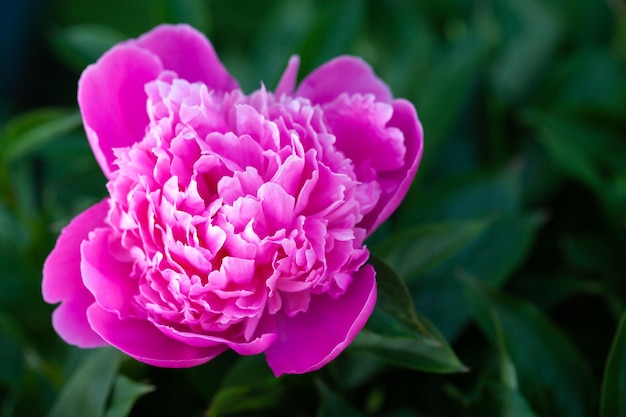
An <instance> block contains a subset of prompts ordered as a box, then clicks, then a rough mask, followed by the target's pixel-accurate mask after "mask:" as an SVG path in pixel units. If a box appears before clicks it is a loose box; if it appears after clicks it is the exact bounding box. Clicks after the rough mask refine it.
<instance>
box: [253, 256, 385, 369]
mask: <svg viewBox="0 0 626 417" xmlns="http://www.w3.org/2000/svg"><path fill="white" fill-rule="evenodd" d="M375 277H376V272H375V271H374V268H373V267H372V266H371V265H365V266H363V267H362V268H361V269H359V271H357V272H356V273H355V274H354V280H353V281H352V283H351V284H350V287H349V288H348V290H347V291H346V292H345V293H344V294H343V295H341V296H340V297H339V298H338V299H334V298H332V297H330V296H328V295H325V294H323V295H319V296H313V297H312V298H311V303H310V305H309V309H308V310H307V311H306V313H301V314H297V315H296V316H295V317H292V318H289V317H287V315H286V314H281V315H279V316H277V327H278V339H277V340H276V341H275V342H274V343H273V344H272V345H271V346H270V347H269V349H267V351H266V352H265V356H266V359H267V363H268V364H269V366H270V368H272V371H273V372H274V374H275V375H276V376H280V375H282V374H300V373H304V372H310V371H314V370H316V369H319V368H321V367H322V366H324V365H325V364H327V363H328V362H330V361H331V360H333V359H334V358H335V357H337V355H339V354H340V353H341V352H342V351H343V350H344V349H345V348H346V347H347V346H348V345H349V344H350V343H351V342H352V340H353V339H354V338H355V337H356V335H357V334H358V333H359V332H360V331H361V329H362V328H363V326H364V325H365V323H366V322H367V319H368V318H369V316H370V314H371V313H372V311H373V310H374V305H375V304H376V280H375Z"/></svg>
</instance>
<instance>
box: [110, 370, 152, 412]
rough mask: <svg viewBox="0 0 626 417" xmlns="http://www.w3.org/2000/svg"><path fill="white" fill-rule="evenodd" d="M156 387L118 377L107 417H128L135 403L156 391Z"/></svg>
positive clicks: (121, 376)
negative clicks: (143, 396)
mask: <svg viewBox="0 0 626 417" xmlns="http://www.w3.org/2000/svg"><path fill="white" fill-rule="evenodd" d="M154 389H155V387H154V386H152V385H148V384H144V383H141V382H136V381H133V380H132V379H129V378H127V377H125V376H124V375H118V376H117V378H115V384H114V385H113V394H112V397H111V404H110V405H109V407H108V409H107V412H106V414H105V417H126V416H127V415H128V414H129V413H130V411H131V410H132V408H133V405H134V404H135V401H137V399H138V398H139V397H141V396H142V395H145V394H147V393H149V392H152V391H154Z"/></svg>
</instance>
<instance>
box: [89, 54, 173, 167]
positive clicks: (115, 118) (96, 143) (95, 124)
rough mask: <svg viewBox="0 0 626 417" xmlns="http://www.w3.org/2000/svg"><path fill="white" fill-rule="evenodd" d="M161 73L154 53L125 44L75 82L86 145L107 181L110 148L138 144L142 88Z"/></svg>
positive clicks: (141, 127) (142, 121)
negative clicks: (86, 139) (87, 140)
mask: <svg viewBox="0 0 626 417" xmlns="http://www.w3.org/2000/svg"><path fill="white" fill-rule="evenodd" d="M162 69H163V67H162V65H161V62H160V61H159V58H158V57H157V56H156V55H154V54H153V53H151V52H149V51H147V50H144V49H141V48H139V47H137V46H133V45H131V44H128V43H125V44H120V45H117V46H115V47H114V48H113V49H111V50H110V51H108V52H107V53H106V54H104V55H103V56H102V57H101V58H100V59H99V60H98V62H96V63H95V64H93V65H90V66H89V67H87V69H86V70H85V71H84V72H83V75H82V76H81V77H80V80H79V82H78V104H79V105H80V111H81V113H82V115H83V124H84V125H85V131H86V132H87V138H88V139H89V144H90V145H91V149H92V150H93V153H94V155H95V157H96V160H97V161H98V163H99V164H100V167H101V168H102V172H104V175H105V176H106V177H107V178H110V177H111V172H113V171H115V170H116V169H117V168H116V167H115V166H114V165H113V161H114V160H115V156H114V155H113V148H119V147H124V146H130V145H132V144H134V143H135V142H138V141H140V140H141V139H142V138H143V136H144V132H145V129H146V126H147V125H148V122H149V120H148V113H147V112H146V99H147V96H146V93H145V91H144V86H145V84H146V83H147V82H149V81H152V80H154V79H156V78H157V76H158V75H159V73H160V72H161V70H162Z"/></svg>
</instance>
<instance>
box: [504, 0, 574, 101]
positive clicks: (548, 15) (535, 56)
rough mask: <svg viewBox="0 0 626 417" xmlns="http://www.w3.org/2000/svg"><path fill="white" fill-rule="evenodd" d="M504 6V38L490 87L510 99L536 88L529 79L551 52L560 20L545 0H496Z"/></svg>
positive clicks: (558, 30)
mask: <svg viewBox="0 0 626 417" xmlns="http://www.w3.org/2000/svg"><path fill="white" fill-rule="evenodd" d="M495 7H496V8H498V9H499V8H502V9H503V16H504V18H503V19H502V20H501V21H500V24H504V26H505V27H504V28H503V29H504V30H505V31H506V32H508V33H506V35H508V36H507V38H509V39H506V40H507V42H505V43H504V46H503V51H502V52H501V53H500V55H499V57H498V59H497V61H496V63H495V65H494V67H495V68H494V73H493V76H492V80H493V81H492V82H493V84H494V86H493V88H494V91H495V92H496V93H497V94H500V95H502V96H504V97H505V98H507V99H508V100H511V101H518V100H520V99H521V98H523V97H524V96H525V95H527V94H528V92H529V91H535V89H533V88H532V83H534V82H536V80H537V77H538V76H539V75H540V74H541V72H542V71H543V70H544V68H545V66H546V65H548V63H549V62H550V60H551V59H552V58H553V56H554V50H555V49H556V47H557V46H558V41H559V39H560V37H561V33H562V30H563V28H562V26H563V25H562V22H561V21H560V20H559V16H558V15H556V14H555V13H553V11H552V9H551V8H550V7H546V5H545V2H543V1H538V0H499V1H496V2H495Z"/></svg>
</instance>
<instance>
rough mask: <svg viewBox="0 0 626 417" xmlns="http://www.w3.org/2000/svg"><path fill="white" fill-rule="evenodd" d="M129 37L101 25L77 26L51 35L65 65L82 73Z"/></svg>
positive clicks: (55, 48) (55, 49)
mask: <svg viewBox="0 0 626 417" xmlns="http://www.w3.org/2000/svg"><path fill="white" fill-rule="evenodd" d="M127 38H128V36H126V35H124V34H123V33H121V32H119V31H117V30H116V29H114V28H112V27H110V26H105V25H100V24H95V23H91V24H77V25H72V26H67V27H63V28H61V29H58V30H56V31H53V32H52V34H51V40H52V46H53V50H54V51H55V52H56V54H57V56H58V57H59V58H60V59H61V60H62V61H63V62H65V64H66V65H67V66H68V67H70V68H72V69H74V70H76V71H78V72H81V71H83V70H84V69H85V67H86V66H87V65H89V64H93V63H94V62H96V61H97V60H98V58H100V57H101V56H102V55H103V54H104V53H105V52H106V51H108V50H109V49H110V48H111V47H113V46H114V45H116V44H117V43H119V42H122V41H124V40H126V39H127Z"/></svg>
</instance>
